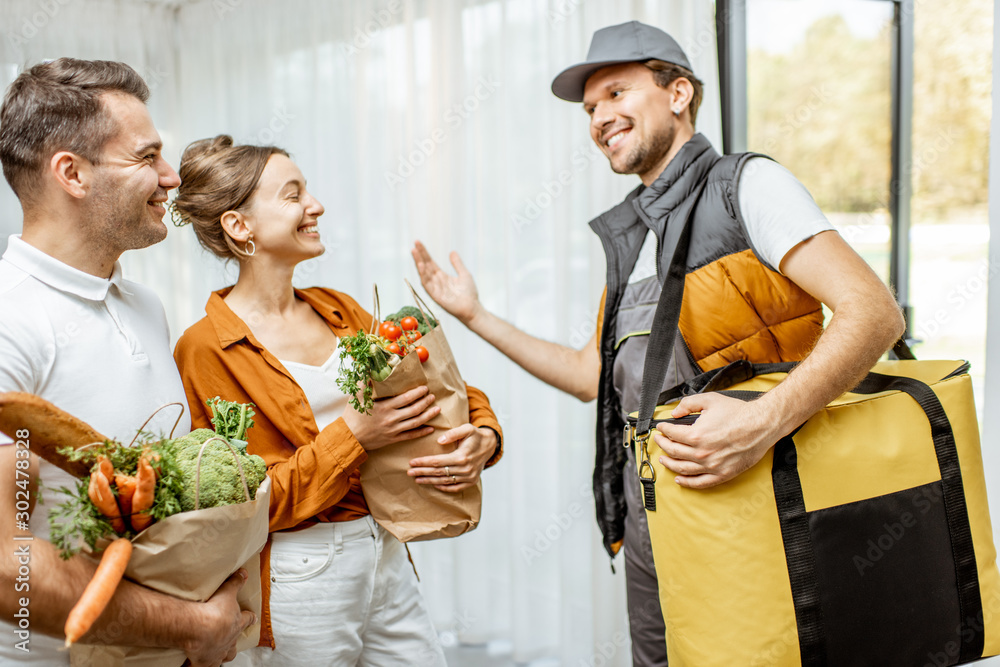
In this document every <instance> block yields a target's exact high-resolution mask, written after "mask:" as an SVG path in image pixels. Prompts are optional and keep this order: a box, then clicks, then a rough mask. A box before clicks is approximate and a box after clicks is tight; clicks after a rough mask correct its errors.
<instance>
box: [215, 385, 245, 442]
mask: <svg viewBox="0 0 1000 667" xmlns="http://www.w3.org/2000/svg"><path fill="white" fill-rule="evenodd" d="M205 402H206V403H207V404H208V407H209V408H211V409H212V427H213V428H214V429H215V433H216V434H217V435H221V436H222V437H223V438H228V439H230V440H243V441H246V439H247V429H249V428H250V427H251V426H253V416H254V414H255V413H254V411H253V408H254V404H253V403H234V402H232V401H224V400H222V399H221V398H219V397H218V396H216V397H215V398H210V399H208V400H207V401H205Z"/></svg>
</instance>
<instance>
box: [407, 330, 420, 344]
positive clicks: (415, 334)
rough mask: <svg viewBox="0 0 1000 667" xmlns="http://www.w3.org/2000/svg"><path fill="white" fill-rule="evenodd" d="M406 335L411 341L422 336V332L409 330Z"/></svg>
mask: <svg viewBox="0 0 1000 667" xmlns="http://www.w3.org/2000/svg"><path fill="white" fill-rule="evenodd" d="M408 336H409V339H410V341H411V342H412V341H415V340H420V339H421V338H423V334H421V333H420V332H419V331H411V332H410V333H409V334H408Z"/></svg>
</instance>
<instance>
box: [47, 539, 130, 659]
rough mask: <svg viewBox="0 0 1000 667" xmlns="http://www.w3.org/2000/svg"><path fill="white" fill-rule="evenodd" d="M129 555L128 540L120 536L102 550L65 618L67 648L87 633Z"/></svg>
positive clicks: (117, 580)
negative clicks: (74, 603)
mask: <svg viewBox="0 0 1000 667" xmlns="http://www.w3.org/2000/svg"><path fill="white" fill-rule="evenodd" d="M131 557H132V543H131V542H130V541H129V540H127V539H125V538H124V537H119V538H118V539H117V540H115V541H114V542H112V543H111V544H110V545H108V548H107V549H105V550H104V555H103V556H101V562H100V563H99V564H98V566H97V571H96V572H94V578H93V579H91V580H90V583H89V584H87V587H86V588H85V589H84V591H83V595H81V596H80V599H79V600H78V601H77V603H76V605H74V606H73V609H72V610H71V611H70V612H69V617H68V618H67V619H66V626H65V627H64V628H63V629H64V630H65V632H66V647H67V648H68V647H69V646H70V645H71V644H73V643H75V642H77V641H79V639H80V638H81V637H83V636H84V635H85V634H87V631H88V630H90V627H91V626H92V625H93V624H94V621H96V620H97V618H98V617H99V616H100V615H101V612H103V611H104V608H105V607H107V606H108V602H109V601H110V600H111V597H112V596H113V595H114V594H115V590H116V589H117V588H118V582H119V581H121V580H122V576H123V575H124V574H125V568H126V566H128V560H129V558H131Z"/></svg>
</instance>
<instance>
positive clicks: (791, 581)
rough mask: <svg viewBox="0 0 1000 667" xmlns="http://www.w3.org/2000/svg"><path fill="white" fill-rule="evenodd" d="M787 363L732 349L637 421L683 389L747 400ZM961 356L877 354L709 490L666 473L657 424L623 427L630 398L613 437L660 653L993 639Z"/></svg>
mask: <svg viewBox="0 0 1000 667" xmlns="http://www.w3.org/2000/svg"><path fill="white" fill-rule="evenodd" d="M648 359H649V357H647V361H648ZM791 367H792V364H770V365H758V366H755V365H752V364H749V363H748V362H736V363H735V364H731V365H730V366H729V367H726V368H723V369H717V370H716V371H713V372H710V373H707V374H705V375H703V376H699V377H698V378H695V380H693V381H690V382H689V383H687V384H686V385H682V386H681V387H678V388H675V389H674V390H669V391H668V392H663V393H662V394H661V395H660V396H659V399H665V398H666V399H677V400H673V402H669V403H668V404H666V405H660V406H658V407H656V408H655V411H654V412H653V415H652V419H651V420H650V423H649V424H648V426H646V428H655V424H656V423H658V422H659V421H661V420H667V419H669V417H670V412H671V410H672V409H673V408H674V407H675V406H676V403H677V402H678V400H679V398H680V397H682V396H683V395H685V394H690V393H694V392H697V391H713V390H719V389H723V392H722V393H724V394H729V395H731V396H734V397H736V398H741V399H744V400H752V399H753V398H754V397H755V396H757V395H759V393H760V392H766V391H768V390H770V389H772V388H773V387H774V386H776V385H777V384H778V383H779V382H781V380H783V379H784V377H785V376H786V375H787V371H788V370H790V368H791ZM967 371H968V364H965V363H964V362H955V361H913V360H903V361H887V362H881V363H879V364H878V365H876V367H875V368H874V369H873V372H872V373H870V374H869V375H868V377H867V378H866V379H865V380H864V381H863V382H862V383H861V384H859V385H858V387H856V388H855V389H854V390H853V391H852V392H848V393H845V394H844V395H842V396H841V397H840V398H838V399H837V400H835V401H834V402H833V403H831V404H830V405H828V406H827V407H826V408H824V409H823V410H821V411H820V412H819V413H817V414H816V415H814V416H813V417H812V418H811V419H809V420H808V421H807V422H806V423H805V424H804V425H802V426H801V427H800V428H799V429H798V430H796V431H795V432H794V433H793V434H792V435H790V436H788V437H786V438H783V439H782V440H781V441H779V442H778V443H777V444H776V445H775V446H774V447H773V448H772V449H771V450H770V451H769V452H768V454H767V455H766V456H765V457H764V458H763V459H762V460H761V461H760V462H759V463H758V464H757V465H755V466H754V467H753V468H751V469H750V470H748V471H746V472H744V473H743V474H741V475H739V476H738V477H736V478H735V479H733V480H731V481H729V482H727V483H725V484H722V485H720V486H717V487H714V488H711V489H704V490H692V489H685V488H682V487H680V486H678V485H677V484H676V483H674V481H673V479H674V477H675V475H674V474H673V473H672V472H671V471H669V470H667V469H666V468H664V467H663V466H662V465H661V464H660V463H659V455H660V454H661V453H662V451H661V450H660V448H659V447H658V446H657V445H656V443H655V442H653V440H652V438H650V437H646V438H642V437H638V436H636V432H635V426H636V424H637V422H638V421H639V420H638V417H639V413H633V415H632V417H631V418H630V419H629V422H630V426H627V427H626V430H627V432H626V437H627V442H634V445H635V447H636V460H637V461H638V462H639V467H640V472H639V476H640V480H641V481H642V482H643V487H644V491H645V498H644V500H645V502H646V507H647V519H648V521H649V532H650V536H651V539H652V545H653V555H654V561H655V566H656V573H657V577H658V579H659V588H660V601H661V604H662V607H663V616H664V620H665V622H666V643H667V651H668V654H669V661H670V664H671V667H685V666H696V667H711V666H713V665H718V666H720V667H721V666H725V667H731V666H733V665H748V666H751V667H757V666H760V667H764V666H767V667H771V666H776V665H800V664H802V665H829V666H831V667H836V666H839V665H851V666H852V667H853V666H858V665H872V666H878V667H892V666H897V665H898V666H900V667H903V666H905V667H924V666H927V667H943V666H944V665H954V664H962V663H965V662H969V661H971V660H975V659H977V658H980V657H984V656H991V655H996V654H998V653H1000V576H998V572H997V566H996V551H995V547H994V541H993V532H992V529H991V526H990V516H989V512H988V509H987V503H986V481H985V476H984V473H983V462H982V456H981V452H980V443H979V431H978V426H977V421H976V413H975V406H974V403H973V397H972V386H971V381H970V378H969V375H968V372H967ZM648 372H649V370H648V367H647V370H646V373H647V374H648ZM644 380H645V378H644ZM661 382H662V380H661ZM657 402H664V401H662V400H658V401H657ZM687 421H688V423H690V421H691V418H688V419H687ZM654 478H655V481H653V479H654ZM994 491H996V490H995V489H994Z"/></svg>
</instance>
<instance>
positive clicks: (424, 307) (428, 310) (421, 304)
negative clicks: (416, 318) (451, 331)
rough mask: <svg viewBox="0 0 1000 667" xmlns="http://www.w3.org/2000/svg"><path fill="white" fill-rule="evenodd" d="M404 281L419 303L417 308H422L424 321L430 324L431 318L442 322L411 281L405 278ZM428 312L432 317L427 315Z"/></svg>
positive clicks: (415, 300) (414, 299)
mask: <svg viewBox="0 0 1000 667" xmlns="http://www.w3.org/2000/svg"><path fill="white" fill-rule="evenodd" d="M403 282H404V283H406V286H407V287H409V288H410V294H412V295H413V301H414V302H415V303H416V304H417V308H419V309H420V314H421V315H423V316H424V321H425V322H427V323H428V324H430V321H431V320H434V321H436V322H440V320H438V318H437V317H436V316H435V315H434V312H433V311H432V310H431V307H430V306H428V305H427V302H426V301H424V300H423V299H421V298H420V295H419V294H417V290H415V289H413V285H411V284H410V281H409V280H407V279H406V278H403ZM428 313H430V318H428V317H427V314H428Z"/></svg>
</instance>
